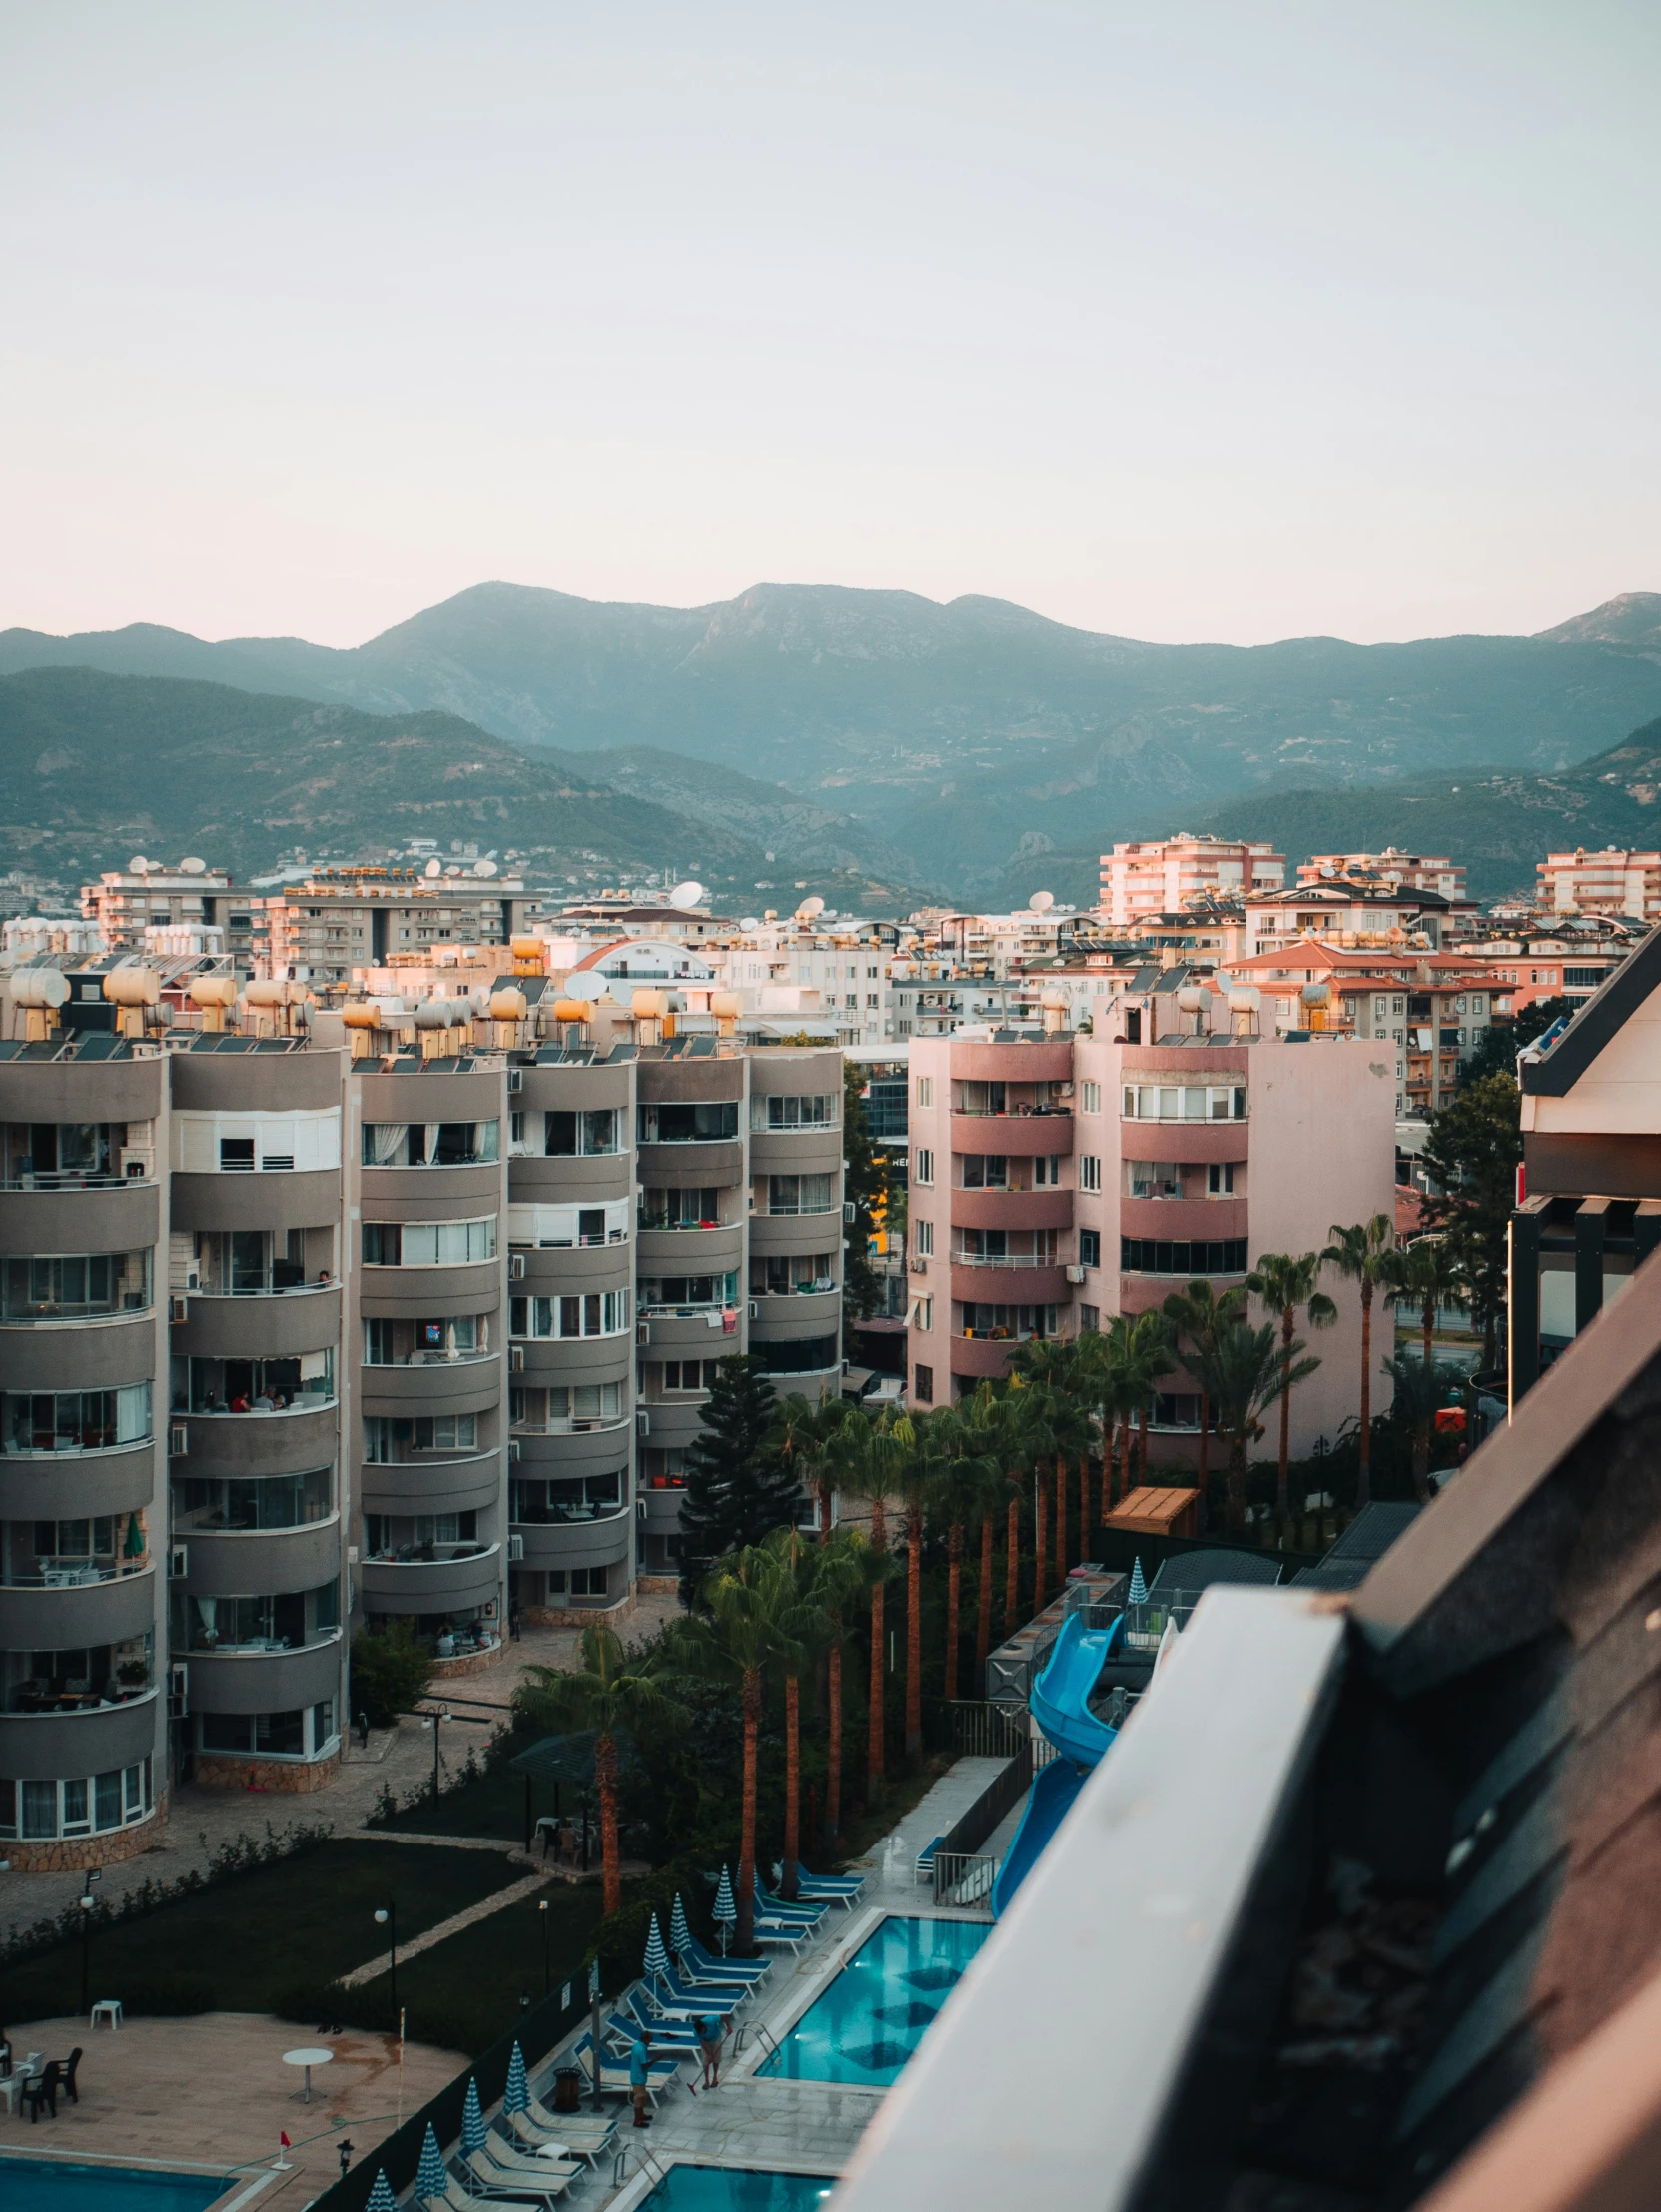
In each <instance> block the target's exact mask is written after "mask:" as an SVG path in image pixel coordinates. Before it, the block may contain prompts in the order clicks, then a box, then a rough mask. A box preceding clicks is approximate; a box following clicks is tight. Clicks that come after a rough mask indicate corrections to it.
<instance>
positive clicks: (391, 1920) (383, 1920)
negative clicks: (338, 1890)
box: [375, 1903, 398, 2032]
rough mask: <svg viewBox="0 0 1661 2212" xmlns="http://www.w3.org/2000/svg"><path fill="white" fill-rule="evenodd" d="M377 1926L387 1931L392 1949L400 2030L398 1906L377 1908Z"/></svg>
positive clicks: (395, 2012)
mask: <svg viewBox="0 0 1661 2212" xmlns="http://www.w3.org/2000/svg"><path fill="white" fill-rule="evenodd" d="M375 1920H376V1925H377V1926H378V1927H384V1928H385V1929H386V1930H387V1940H388V1942H389V1944H390V1945H391V1947H392V1965H393V2028H394V2031H395V2032H396V2031H397V2028H398V1906H397V1905H396V1904H391V1903H390V1904H383V1905H379V1906H378V1907H377V1908H376V1914H375Z"/></svg>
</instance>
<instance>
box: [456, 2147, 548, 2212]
mask: <svg viewBox="0 0 1661 2212" xmlns="http://www.w3.org/2000/svg"><path fill="white" fill-rule="evenodd" d="M462 2163H463V2164H464V2165H465V2166H466V2169H467V2172H468V2173H469V2174H470V2175H471V2176H472V2182H473V2187H474V2189H475V2190H476V2191H477V2192H478V2194H479V2195H480V2196H484V2197H489V2198H494V2199H497V2200H499V2199H500V2198H502V2197H514V2198H516V2199H517V2200H518V2201H519V2202H520V2203H523V2201H524V2200H525V2198H526V2197H538V2198H540V2199H541V2201H542V2203H543V2204H544V2205H545V2206H546V2207H547V2212H553V2207H554V2205H555V2204H556V2203H557V2202H558V2200H559V2199H560V2198H561V2197H562V2196H563V2195H564V2194H565V2191H566V2190H567V2189H568V2188H569V2187H570V2183H569V2182H568V2181H566V2180H564V2179H563V2178H562V2177H561V2176H560V2175H558V2174H550V2175H548V2176H547V2178H546V2179H545V2180H543V2179H541V2178H540V2177H537V2178H535V2179H529V2178H521V2177H520V2176H518V2175H516V2174H515V2175H509V2174H506V2173H504V2172H503V2171H502V2169H501V2168H500V2167H499V2166H497V2165H493V2164H492V2163H491V2161H490V2160H489V2159H487V2158H486V2157H485V2155H484V2153H483V2152H482V2151H481V2150H475V2151H469V2152H468V2153H467V2155H466V2158H465V2159H464V2160H463V2161H462Z"/></svg>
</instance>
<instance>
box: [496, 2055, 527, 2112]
mask: <svg viewBox="0 0 1661 2212" xmlns="http://www.w3.org/2000/svg"><path fill="white" fill-rule="evenodd" d="M501 2109H502V2110H503V2111H504V2112H528V2111H529V2110H530V2084H529V2082H528V2081H526V2079H525V2077H524V2052H523V2051H522V2050H520V2048H519V2046H518V2044H517V2043H515V2044H514V2045H513V2055H512V2057H511V2058H510V2059H509V2060H508V2061H507V2086H506V2088H505V2089H504V2090H503V2091H502V2093H501Z"/></svg>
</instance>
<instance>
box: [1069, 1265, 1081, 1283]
mask: <svg viewBox="0 0 1661 2212" xmlns="http://www.w3.org/2000/svg"><path fill="white" fill-rule="evenodd" d="M1067 1279H1068V1281H1069V1282H1083V1281H1084V1279H1085V1270H1084V1269H1083V1268H1082V1267H1069V1268H1068V1270H1067Z"/></svg>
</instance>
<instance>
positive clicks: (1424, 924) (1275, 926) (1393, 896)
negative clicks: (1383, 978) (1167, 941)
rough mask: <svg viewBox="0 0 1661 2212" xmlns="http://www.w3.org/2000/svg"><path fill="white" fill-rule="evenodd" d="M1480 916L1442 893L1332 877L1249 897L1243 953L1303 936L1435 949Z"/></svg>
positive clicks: (1351, 943)
mask: <svg viewBox="0 0 1661 2212" xmlns="http://www.w3.org/2000/svg"><path fill="white" fill-rule="evenodd" d="M1474 912H1475V908H1474V905H1473V903H1472V902H1470V901H1468V900H1467V901H1465V902H1464V903H1463V904H1462V905H1461V906H1460V907H1458V908H1455V906H1454V905H1453V903H1452V902H1451V901H1450V900H1448V899H1446V898H1444V897H1443V896H1442V894H1441V893H1440V892H1439V891H1419V890H1414V889H1412V888H1410V887H1406V886H1392V885H1388V884H1384V883H1381V882H1368V881H1366V880H1365V879H1362V880H1360V881H1356V880H1354V879H1352V878H1346V877H1332V878H1330V879H1327V880H1324V881H1322V882H1319V883H1312V884H1302V885H1300V886H1298V887H1297V888H1296V889H1295V890H1291V891H1280V890H1274V891H1261V892H1256V893H1254V894H1252V895H1251V896H1249V897H1247V898H1246V901H1245V904H1244V920H1245V930H1244V936H1243V944H1242V952H1243V954H1244V956H1245V957H1246V958H1247V959H1249V958H1250V957H1251V956H1252V955H1253V954H1254V953H1260V952H1262V951H1263V950H1264V949H1265V948H1272V947H1273V946H1275V945H1283V944H1285V943H1286V941H1287V940H1288V939H1291V938H1299V937H1314V938H1322V939H1325V940H1326V941H1328V942H1330V943H1332V944H1337V945H1344V946H1350V947H1353V946H1357V945H1360V946H1372V945H1379V946H1383V947H1385V948H1395V949H1397V950H1399V949H1400V948H1401V947H1403V946H1405V945H1406V944H1407V943H1408V942H1409V941H1411V942H1413V943H1415V944H1418V945H1423V946H1428V947H1429V948H1430V949H1431V950H1432V951H1435V950H1436V949H1437V948H1438V947H1439V946H1440V945H1441V943H1442V940H1443V936H1444V934H1445V933H1446V932H1447V931H1448V930H1449V928H1450V927H1454V926H1456V925H1457V924H1458V922H1459V921H1460V920H1462V919H1463V917H1464V916H1465V915H1466V914H1469V913H1474Z"/></svg>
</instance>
